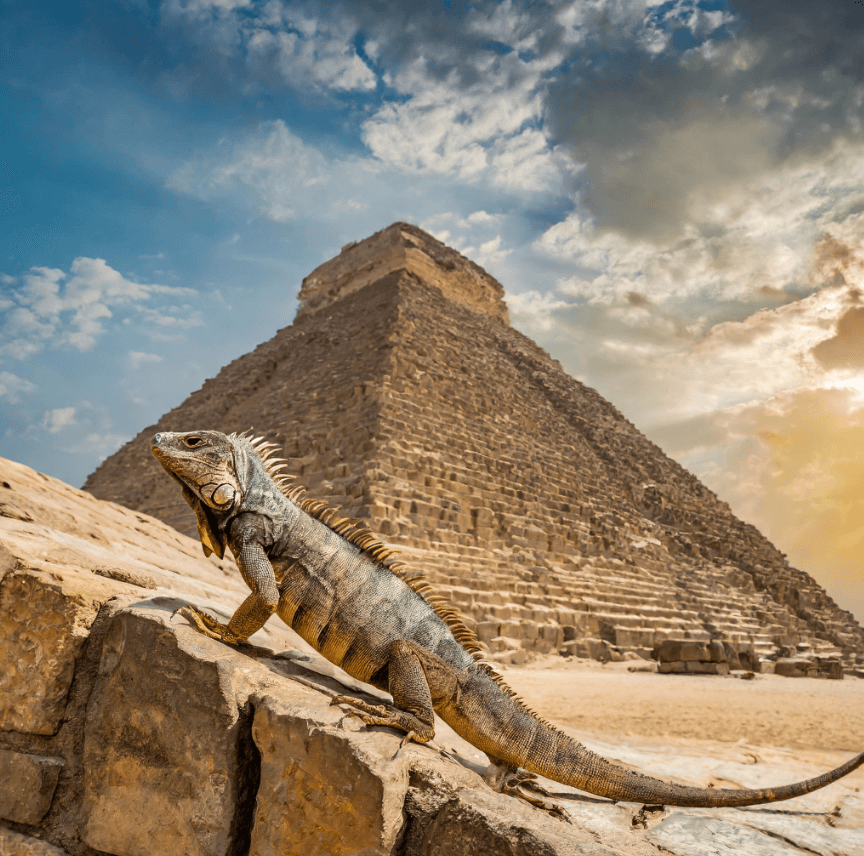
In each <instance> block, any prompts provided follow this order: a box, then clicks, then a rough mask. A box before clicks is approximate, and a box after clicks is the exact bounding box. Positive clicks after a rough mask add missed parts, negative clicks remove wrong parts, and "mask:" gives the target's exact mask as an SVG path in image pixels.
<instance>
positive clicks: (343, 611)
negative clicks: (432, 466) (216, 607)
mask: <svg viewBox="0 0 864 856" xmlns="http://www.w3.org/2000/svg"><path fill="white" fill-rule="evenodd" d="M275 448H276V447H275V446H274V445H273V444H271V443H267V442H266V441H265V440H263V439H261V438H253V437H250V436H249V435H248V434H229V435H226V434H223V433H220V432H218V431H195V432H191V433H170V432H160V433H159V434H156V435H155V436H154V437H153V439H152V440H151V450H152V452H153V454H154V455H155V456H156V458H157V459H158V460H159V462H160V463H161V464H162V466H163V467H164V468H165V469H166V470H167V471H168V473H169V474H170V475H171V476H172V478H174V479H175V480H176V481H177V482H179V484H180V487H181V490H182V492H183V496H184V498H185V499H186V501H187V502H188V503H189V505H190V506H191V507H192V510H193V511H194V512H195V517H196V519H197V521H198V534H199V536H200V538H201V543H202V545H203V548H204V553H205V555H208V556H209V555H210V554H211V553H215V554H216V555H217V556H219V557H220V558H221V557H222V556H223V555H224V553H225V548H226V547H230V549H231V552H232V553H233V554H234V558H235V559H236V561H237V565H238V566H239V569H240V573H241V574H242V575H243V579H244V580H245V581H246V584H247V585H248V586H249V588H250V589H251V594H250V595H249V596H248V597H247V598H246V600H244V601H243V603H242V604H241V605H240V606H239V608H238V609H237V611H236V612H235V613H234V615H233V617H232V618H231V620H230V621H229V622H228V624H227V625H225V624H222V623H221V622H218V621H216V620H215V619H214V618H212V617H211V616H209V615H207V614H206V613H204V612H202V611H200V610H198V609H197V608H186V609H184V610H181V611H182V612H183V614H184V615H185V616H186V617H188V618H189V619H190V620H191V621H193V623H194V624H195V625H196V626H197V627H198V629H199V630H200V631H201V632H203V633H205V634H207V635H208V636H211V637H213V638H215V639H219V640H221V641H224V642H228V643H238V642H242V641H244V640H246V639H247V638H248V637H249V636H251V635H252V634H253V633H254V632H255V631H256V630H259V629H260V628H261V627H263V625H264V623H265V622H266V621H267V620H268V619H269V618H270V616H271V615H273V613H274V612H275V613H276V614H277V615H278V616H279V617H280V618H281V619H282V620H283V621H284V622H285V623H286V624H287V625H288V626H289V627H291V628H293V629H294V630H295V631H296V632H297V633H298V634H299V635H300V636H301V637H302V638H303V639H305V640H306V641H307V642H308V643H309V644H310V645H312V647H314V648H315V649H316V650H318V651H320V652H321V654H323V655H324V656H325V657H326V658H327V659H328V660H330V661H331V662H333V663H335V664H336V665H337V666H340V667H341V668H342V669H344V670H345V671H346V672H347V673H348V674H349V675H351V676H353V677H355V678H357V679H358V680H360V681H364V682H366V683H368V684H371V685H372V686H374V687H378V688H379V689H382V690H386V691H388V692H389V693H390V694H391V696H392V697H393V706H392V707H391V706H389V705H388V706H385V705H372V704H369V703H367V702H364V701H361V700H359V699H354V698H351V697H349V696H336V698H335V699H334V701H336V702H338V703H340V704H344V705H346V706H349V707H350V711H349V712H350V713H351V714H352V715H355V716H358V717H359V718H360V719H361V720H363V722H365V723H366V724H368V725H386V726H392V727H394V728H396V729H399V730H401V731H403V732H405V738H404V740H403V742H402V743H403V745H404V744H405V742H407V741H408V740H411V739H413V740H415V741H416V742H418V743H426V742H428V741H429V740H431V739H432V737H433V736H434V731H435V722H434V716H433V712H434V713H437V714H438V715H439V716H440V717H441V718H442V719H443V720H444V721H445V722H446V723H447V724H448V725H450V726H451V727H452V728H453V730H454V731H456V732H457V733H458V734H460V735H461V736H462V737H463V738H465V740H467V741H468V742H469V743H471V744H473V745H474V746H476V747H477V748H478V749H481V750H482V751H483V752H485V753H486V755H487V756H488V757H489V759H490V761H491V764H490V766H489V768H488V769H487V771H486V773H485V774H484V778H485V779H486V780H487V782H489V783H490V784H491V785H492V786H493V787H496V788H497V789H498V790H500V791H504V792H507V793H512V794H515V795H518V796H521V797H523V798H525V799H527V800H528V801H529V802H533V803H535V804H537V805H541V806H542V807H544V808H549V805H548V804H547V803H545V802H544V801H543V800H542V799H540V798H539V797H537V796H536V794H537V792H538V791H539V792H541V793H542V789H541V788H540V787H539V785H537V784H536V783H535V782H533V781H532V780H533V775H532V774H539V775H542V776H546V777H547V778H549V779H552V780H554V781H556V782H561V783H563V784H566V785H570V786H572V787H574V788H577V789H579V790H582V791H587V792H588V793H592V794H596V795H598V796H602V797H608V798H610V799H613V800H625V801H628V802H642V803H648V804H661V805H678V806H704V807H711V806H743V805H755V804H758V803H768V802H774V801H777V800H785V799H790V798H792V797H797V796H801V795H802V794H807V793H810V792H811V791H814V790H816V789H817V788H821V787H824V786H825V785H828V784H830V783H831V782H835V781H837V780H838V779H839V778H841V777H842V776H845V775H846V774H847V773H850V772H852V771H853V770H855V769H857V768H858V767H860V766H861V765H862V764H864V752H862V753H861V754H859V755H857V756H855V757H854V758H852V759H851V760H850V761H847V762H846V763H845V764H843V765H842V766H840V767H837V768H836V769H834V770H831V771H830V772H828V773H825V774H823V775H821V776H818V777H816V778H813V779H808V780H806V781H803V782H798V783H797V784H793V785H785V786H782V787H776V788H759V789H754V790H748V789H741V790H734V789H724V788H696V787H688V786H685V785H677V784H670V783H666V782H663V781H660V780H658V779H653V778H650V777H648V776H644V775H641V774H639V773H635V772H633V771H630V770H627V769H625V768H623V767H620V766H617V765H615V764H613V763H611V762H609V761H607V760H605V759H604V758H602V757H600V756H598V755H596V754H594V753H592V752H591V751H590V750H588V749H586V748H585V747H584V746H582V744H581V743H579V742H577V741H576V740H574V739H573V738H572V737H570V736H568V735H566V734H564V733H563V732H561V731H559V730H558V729H556V728H555V727H554V726H553V725H551V724H550V723H548V722H545V721H544V720H543V719H541V718H540V717H539V716H537V715H536V714H535V713H534V712H533V711H531V710H530V709H529V708H528V707H527V706H526V704H525V703H524V702H523V701H522V700H521V699H519V698H518V696H517V695H516V694H515V693H514V692H513V690H511V689H510V688H509V687H508V686H507V685H506V684H505V683H504V681H503V680H502V678H501V677H500V676H499V675H498V674H497V673H496V672H495V670H494V669H493V668H492V667H491V666H490V665H489V664H488V663H486V662H484V660H483V650H482V648H481V646H480V643H479V641H478V639H477V637H476V636H475V634H474V633H473V632H472V631H471V630H470V629H469V627H468V626H467V625H466V623H465V621H464V619H463V618H462V616H461V615H460V614H459V612H458V611H457V610H456V609H455V608H454V607H453V606H452V605H451V604H450V603H449V602H448V601H447V600H446V599H445V598H443V597H441V596H439V595H438V594H436V593H435V592H434V590H433V589H432V587H431V586H430V585H429V584H428V583H427V582H426V581H424V579H423V578H422V577H420V576H417V575H413V574H411V573H410V572H409V570H408V569H407V568H406V567H405V566H404V565H403V564H402V563H400V562H398V561H397V560H396V559H395V558H394V555H393V551H391V550H389V549H388V548H386V547H385V546H384V545H383V544H381V543H380V542H379V541H377V540H376V539H375V538H374V537H373V535H372V534H371V533H370V532H369V531H368V530H366V529H365V528H363V527H362V526H361V525H358V524H357V523H356V522H355V521H351V520H346V519H341V518H340V517H339V516H338V515H337V513H336V511H335V509H333V508H332V507H330V506H328V505H327V504H326V503H324V502H322V501H320V500H316V499H312V498H309V497H307V496H305V489H304V488H302V487H295V486H293V485H292V480H293V479H292V477H289V476H288V475H287V474H286V473H285V472H284V467H285V461H284V460H283V459H279V458H275V457H274V450H275ZM526 771H527V772H526ZM529 791H530V792H532V793H529Z"/></svg>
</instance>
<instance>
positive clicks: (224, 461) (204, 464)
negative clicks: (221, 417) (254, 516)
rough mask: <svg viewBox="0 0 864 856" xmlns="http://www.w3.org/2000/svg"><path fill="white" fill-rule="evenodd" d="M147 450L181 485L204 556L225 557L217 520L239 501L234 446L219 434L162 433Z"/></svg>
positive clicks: (224, 538) (222, 532)
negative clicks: (196, 522) (196, 528)
mask: <svg viewBox="0 0 864 856" xmlns="http://www.w3.org/2000/svg"><path fill="white" fill-rule="evenodd" d="M150 450H151V451H152V452H153V454H154V455H155V456H156V459H157V460H158V461H159V463H160V464H162V466H163V467H164V468H165V469H166V470H167V471H168V473H169V475H171V477H172V478H174V479H175V480H176V481H178V482H179V483H180V486H181V488H182V490H183V498H184V499H185V500H186V502H188V503H189V505H190V506H191V508H192V510H193V511H194V512H195V518H196V519H197V521H198V535H199V536H200V538H201V544H202V546H203V547H204V555H205V556H209V555H210V554H211V553H215V554H216V555H217V556H219V558H220V559H221V558H222V556H224V555H225V547H226V546H227V536H226V534H225V530H224V527H222V526H220V525H219V524H220V521H222V520H224V519H225V517H227V515H228V514H229V513H231V512H232V511H234V510H235V509H236V508H237V506H238V505H239V503H240V502H241V501H242V492H243V491H242V485H241V479H240V477H239V476H238V473H242V471H243V466H242V464H241V465H240V466H238V462H237V461H236V460H235V451H236V450H237V446H236V444H235V443H234V441H233V440H232V439H231V438H230V437H228V436H227V435H225V434H222V433H221V432H220V431H189V432H186V433H183V434H179V433H175V432H172V431H161V432H160V433H158V434H155V435H154V436H153V438H152V439H151V440H150Z"/></svg>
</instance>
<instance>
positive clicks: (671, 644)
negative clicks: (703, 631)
mask: <svg viewBox="0 0 864 856" xmlns="http://www.w3.org/2000/svg"><path fill="white" fill-rule="evenodd" d="M654 656H655V659H657V660H660V661H661V662H666V663H672V662H675V661H677V660H684V661H685V662H688V661H691V660H692V661H698V660H705V661H707V660H710V659H711V655H710V653H709V651H708V646H707V645H706V644H704V643H702V642H694V641H691V640H689V639H664V640H663V641H662V642H661V643H660V644H659V645H658V646H657V648H656V649H655V655H654Z"/></svg>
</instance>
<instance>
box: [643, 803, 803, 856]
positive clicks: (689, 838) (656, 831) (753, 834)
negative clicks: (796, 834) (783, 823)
mask: <svg viewBox="0 0 864 856" xmlns="http://www.w3.org/2000/svg"><path fill="white" fill-rule="evenodd" d="M646 837H647V838H648V840H649V841H651V842H653V843H654V844H656V845H658V846H659V847H661V848H663V850H664V852H668V853H674V854H675V856H717V854H726V853H729V854H732V853H734V854H736V856H800V854H801V852H802V850H801V849H800V848H799V847H797V846H796V845H794V844H792V843H791V842H787V841H786V840H784V839H782V838H778V837H776V836H769V835H767V834H766V833H764V832H760V831H759V830H756V829H753V828H752V827H750V826H745V825H743V824H738V823H730V822H728V821H725V820H720V819H719V818H716V817H698V816H695V815H687V814H677V813H676V814H673V815H671V816H670V817H667V818H666V819H665V820H663V821H662V822H661V823H659V824H657V826H655V827H654V828H653V829H650V830H648V833H647V836H646ZM811 852H812V851H811Z"/></svg>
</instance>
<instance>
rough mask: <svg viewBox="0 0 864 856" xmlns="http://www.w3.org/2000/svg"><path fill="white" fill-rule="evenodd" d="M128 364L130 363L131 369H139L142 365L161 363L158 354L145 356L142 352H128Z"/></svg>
mask: <svg viewBox="0 0 864 856" xmlns="http://www.w3.org/2000/svg"><path fill="white" fill-rule="evenodd" d="M129 362H130V363H132V368H134V369H137V368H140V367H141V366H142V365H143V364H144V363H161V362H162V357H160V356H159V354H147V353H145V352H144V351H129Z"/></svg>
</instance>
